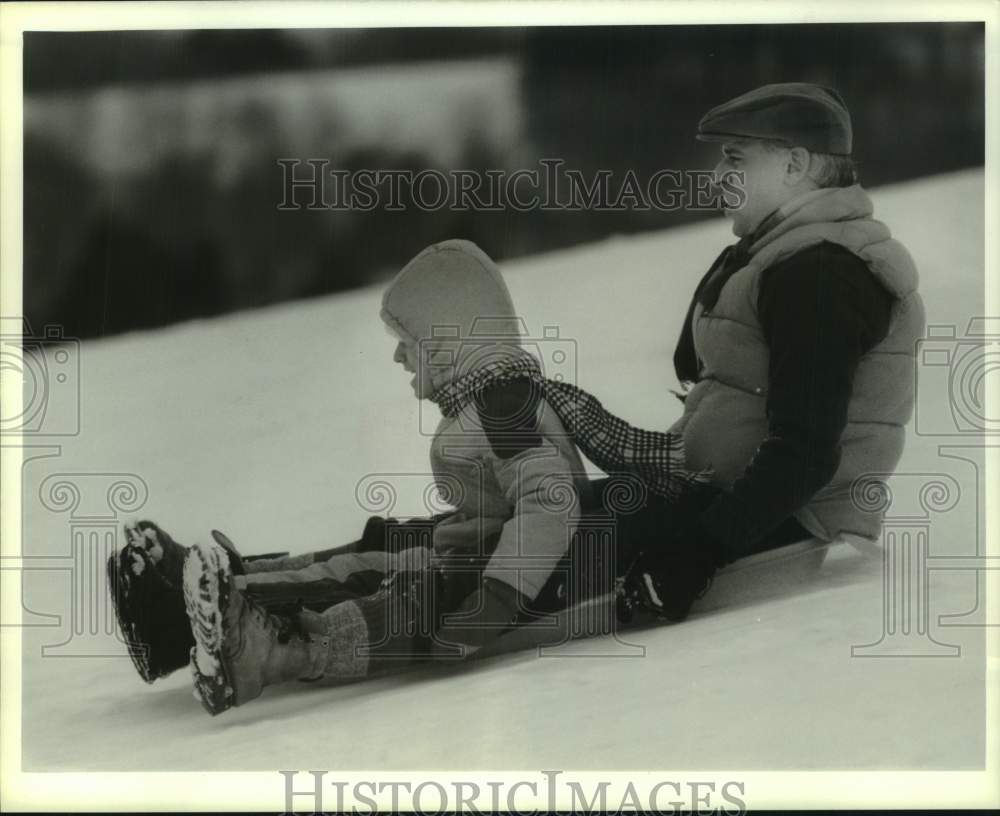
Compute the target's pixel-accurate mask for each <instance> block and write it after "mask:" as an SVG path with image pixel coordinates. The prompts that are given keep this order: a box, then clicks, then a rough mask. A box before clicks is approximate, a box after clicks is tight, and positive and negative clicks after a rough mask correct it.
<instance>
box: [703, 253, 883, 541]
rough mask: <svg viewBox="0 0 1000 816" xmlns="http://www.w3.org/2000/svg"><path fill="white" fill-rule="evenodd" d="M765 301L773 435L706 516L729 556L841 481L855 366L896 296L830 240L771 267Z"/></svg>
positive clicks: (761, 303)
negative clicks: (843, 439)
mask: <svg viewBox="0 0 1000 816" xmlns="http://www.w3.org/2000/svg"><path fill="white" fill-rule="evenodd" d="M757 307H758V315H759V318H760V324H761V327H762V329H763V332H764V338H765V340H766V342H767V345H768V349H769V352H770V363H769V368H768V393H767V404H766V411H767V423H768V434H767V438H766V439H765V440H764V441H763V442H762V443H761V445H760V446H759V447H758V449H757V451H756V452H755V454H754V456H753V458H752V459H751V461H750V464H749V465H748V466H747V469H746V471H745V472H744V473H743V475H742V476H741V477H740V478H738V479H737V480H736V482H735V483H734V484H733V487H732V491H731V492H723V493H721V494H720V495H719V497H718V498H717V499H716V500H715V501H714V502H713V503H712V505H711V506H710V507H709V508H708V510H707V512H706V513H705V514H704V515H703V516H702V522H703V524H704V526H705V529H706V530H707V531H708V533H709V535H710V536H711V537H712V538H713V539H714V540H715V543H716V544H717V545H718V546H719V547H720V548H721V551H722V553H723V555H724V560H726V561H731V560H734V559H735V558H738V557H740V556H742V555H747V554H749V553H751V552H753V551H754V550H755V548H756V546H757V545H758V544H759V543H760V542H761V539H763V538H764V537H765V536H766V535H767V534H768V533H770V532H771V531H772V530H773V529H774V528H775V527H777V526H778V525H779V524H780V523H781V522H782V521H784V520H785V519H786V518H788V516H790V515H791V514H792V513H794V512H795V511H796V510H798V509H799V508H801V507H803V506H804V505H805V504H807V503H808V502H809V500H810V499H811V498H812V497H813V495H815V493H816V492H817V491H818V490H820V488H822V487H824V486H825V485H827V484H828V483H829V482H830V480H831V479H832V478H833V475H834V473H835V472H836V470H837V467H838V465H839V464H840V437H841V435H842V434H843V431H844V428H845V427H846V425H847V406H848V403H849V401H850V398H851V389H852V386H853V383H854V373H855V371H856V369H857V366H858V362H859V360H860V359H861V357H862V355H864V354H865V353H866V352H867V351H868V350H869V349H871V348H872V347H873V346H875V345H876V344H877V343H878V342H879V341H880V340H882V338H884V337H885V335H886V332H887V331H888V327H889V316H890V312H891V307H892V296H891V295H890V294H889V293H888V292H887V291H886V290H885V288H884V287H883V286H882V285H881V284H880V283H879V282H878V281H877V280H876V279H875V277H874V276H873V275H872V274H871V272H869V271H868V268H867V267H866V266H865V264H864V262H863V261H862V260H861V259H860V258H858V257H857V256H856V255H854V254H853V253H851V252H850V251H848V250H846V249H844V248H843V247H840V246H839V245H836V244H832V243H826V242H824V243H821V244H819V245H817V246H815V247H811V248H809V249H807V250H803V251H802V252H799V253H796V254H795V255H793V256H792V257H791V258H789V259H787V260H785V261H783V262H781V263H779V264H776V265H775V266H773V267H771V268H769V269H767V270H765V271H764V272H763V273H762V276H761V284H760V290H759V294H758V301H757Z"/></svg>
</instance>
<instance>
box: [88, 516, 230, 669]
mask: <svg viewBox="0 0 1000 816" xmlns="http://www.w3.org/2000/svg"><path fill="white" fill-rule="evenodd" d="M124 533H125V541H126V544H125V546H124V547H123V548H122V549H121V551H120V552H118V553H117V554H114V555H112V556H111V557H110V558H109V559H108V566H107V570H108V588H109V590H110V593H111V601H112V604H113V605H114V609H115V615H116V617H117V618H118V624H119V626H120V627H121V631H122V635H123V637H124V640H125V644H126V646H127V647H128V651H129V656H130V657H131V658H132V663H133V664H134V665H135V668H136V671H138V672H139V676H140V677H141V678H142V679H143V680H145V681H146V682H147V683H152V682H153V681H154V680H156V679H157V678H160V677H166V676H167V675H168V674H170V673H172V672H174V671H176V670H177V669H179V668H182V667H183V666H186V665H187V663H188V660H189V658H190V653H191V647H192V646H193V645H194V638H193V636H192V634H191V626H190V624H189V622H188V616H187V612H186V610H185V607H184V593H183V588H182V582H183V568H184V557H185V555H186V553H187V549H188V548H187V547H185V546H183V545H181V544H178V543H177V542H176V541H174V539H173V538H172V537H171V536H170V534H169V533H167V532H166V531H164V530H162V529H161V528H160V527H159V526H157V525H156V524H155V523H154V522H152V521H139V522H135V523H129V524H125V525H124ZM212 533H213V535H217V536H219V537H221V538H223V539H225V541H226V542H227V543H228V547H227V549H228V551H229V553H230V558H231V561H232V566H233V569H234V570H238V571H239V572H241V573H242V572H243V571H244V570H243V566H242V560H241V559H240V556H239V553H237V552H236V549H235V547H233V546H232V542H230V541H229V539H227V538H225V536H223V535H222V534H221V533H217V532H216V531H214V530H213V531H212ZM217 540H218V539H217Z"/></svg>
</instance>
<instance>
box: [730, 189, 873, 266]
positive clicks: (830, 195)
mask: <svg viewBox="0 0 1000 816" xmlns="http://www.w3.org/2000/svg"><path fill="white" fill-rule="evenodd" d="M872 212H874V207H873V206H872V201H871V199H870V198H869V197H868V193H866V192H865V191H864V190H863V189H861V185H859V184H854V185H852V186H850V187H823V188H821V189H819V190H810V191H809V192H807V193H803V194H802V195H800V196H796V197H795V198H793V199H792V200H791V201H788V202H786V203H785V204H784V205H782V206H781V207H779V208H778V209H777V210H775V211H774V212H773V213H771V214H770V215H769V216H768V217H767V218H765V219H764V221H763V222H761V225H760V226H759V227H758V228H757V229H756V230H754V232H753V233H752V237H751V243H750V246H749V254H750V255H755V254H756V253H757V252H759V251H760V250H761V249H763V248H764V247H765V246H767V245H768V244H769V243H771V242H772V241H774V240H775V239H776V238H780V237H781V236H782V235H784V234H785V233H786V232H789V231H790V230H793V229H795V228H796V227H801V226H804V225H806V224H816V223H825V222H831V221H851V220H854V219H857V218H869V217H871V214H872Z"/></svg>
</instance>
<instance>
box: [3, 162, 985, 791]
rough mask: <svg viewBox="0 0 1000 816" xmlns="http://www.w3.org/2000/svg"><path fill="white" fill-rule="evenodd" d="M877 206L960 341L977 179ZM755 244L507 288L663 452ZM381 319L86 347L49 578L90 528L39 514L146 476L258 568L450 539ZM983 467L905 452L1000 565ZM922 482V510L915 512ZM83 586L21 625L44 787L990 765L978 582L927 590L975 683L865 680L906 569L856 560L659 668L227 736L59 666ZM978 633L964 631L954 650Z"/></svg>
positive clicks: (601, 664)
mask: <svg viewBox="0 0 1000 816" xmlns="http://www.w3.org/2000/svg"><path fill="white" fill-rule="evenodd" d="M873 198H874V200H875V204H876V215H877V217H880V218H881V219H883V220H885V221H886V222H887V223H888V224H889V225H890V226H891V227H892V229H893V231H894V233H895V234H896V235H897V237H899V238H900V239H901V240H902V241H903V242H904V243H905V244H906V245H907V246H908V248H909V249H910V251H911V253H912V254H913V256H914V257H915V259H916V261H917V264H918V268H919V270H920V273H921V275H922V280H923V283H922V290H923V294H924V297H925V299H926V302H927V307H928V321H929V323H953V324H956V326H957V333H958V336H959V337H961V336H962V334H963V333H964V327H965V325H966V323H967V322H968V319H969V318H970V317H972V316H975V315H980V314H982V313H983V309H984V304H983V250H982V244H983V229H984V225H983V205H982V202H983V177H982V174H981V172H979V171H968V172H962V173H957V174H951V175H947V176H940V177H934V178H929V179H924V180H920V181H916V182H912V183H907V184H901V185H898V186H894V187H892V188H886V189H880V190H875V191H874V192H873ZM731 240H732V238H731V236H730V234H729V231H728V225H727V224H725V223H724V222H723V221H722V220H721V219H720V220H719V221H715V222H712V223H707V224H703V225H697V226H694V227H690V228H683V229H677V230H669V231H665V232H660V233H648V234H644V235H640V236H634V237H627V238H624V237H623V238H614V239H611V240H607V241H602V242H600V243H596V244H593V245H588V246H578V247H575V248H572V249H569V250H565V251H560V252H555V253H551V254H547V255H544V256H537V257H533V258H528V259H523V260H519V261H517V262H512V263H507V264H505V265H504V270H505V273H506V275H507V278H508V280H509V283H510V288H511V291H512V293H513V295H514V299H515V302H516V303H517V304H518V306H519V308H520V309H521V310H522V311H523V314H524V317H525V319H526V321H527V325H528V328H529V330H530V332H531V333H532V336H534V337H542V336H543V328H544V327H545V326H557V327H558V330H559V336H560V340H561V341H572V342H573V343H574V344H575V347H573V348H572V350H573V353H574V354H575V359H576V363H577V370H576V379H577V381H578V382H579V384H580V385H582V386H583V387H585V388H588V389H589V390H592V391H593V392H594V393H596V394H597V395H599V396H600V397H601V398H602V399H603V400H604V402H605V404H606V405H607V407H608V408H610V409H611V410H613V411H616V412H617V413H619V414H620V415H622V416H624V417H626V418H628V419H629V420H631V421H632V422H634V423H636V424H639V425H643V426H646V427H651V428H665V427H667V426H668V425H669V424H670V422H671V421H672V420H673V419H674V418H675V417H676V416H677V414H678V413H679V410H680V404H679V403H678V402H677V401H676V400H675V399H674V398H673V397H672V396H670V394H669V392H668V388H675V387H676V382H675V381H674V378H673V374H672V368H671V362H670V359H671V354H672V350H673V344H674V341H675V339H676V337H677V334H678V331H679V328H680V324H681V321H682V318H683V314H684V309H685V307H686V305H687V302H688V298H689V297H690V294H691V292H692V290H693V287H694V285H695V283H696V281H697V280H698V278H699V276H700V275H701V274H702V273H703V271H704V270H705V268H706V267H707V265H708V264H709V263H710V262H711V260H712V259H713V258H714V257H715V255H716V254H717V253H718V252H719V250H720V248H721V247H722V246H723V245H724V244H725V243H728V242H729V241H731ZM418 249H419V247H414V252H416V251H417V250H418ZM399 260H400V263H403V262H404V261H405V260H407V259H405V258H400V259H399ZM331 274H334V273H333V272H331ZM379 294H380V293H379V291H377V290H376V289H368V290H364V291H358V292H354V293H351V294H347V295H341V296H334V297H328V298H322V299H317V300H313V301H310V302H304V303H295V304H288V305H282V306H278V307H274V308H269V309H265V310H262V311H257V312H253V313H242V314H234V315H230V316H226V317H221V318H217V319H213V320H209V321H204V322H194V323H188V324H184V325H179V326H175V327H171V328H166V329H163V330H159V331H155V332H149V333H142V334H132V335H127V336H122V337H117V338H113V339H109V340H106V341H100V342H91V343H86V344H84V346H83V348H82V350H81V358H80V359H81V374H80V381H81V389H82V397H81V406H82V407H81V410H82V423H81V427H82V431H81V433H80V435H79V436H78V437H75V438H69V439H67V440H66V441H65V444H64V445H63V449H62V452H61V455H60V456H58V457H53V458H47V459H38V460H36V461H34V462H29V463H28V464H26V465H25V467H24V470H23V478H24V493H23V495H24V530H25V541H26V542H30V543H26V544H25V545H24V549H23V554H24V555H25V556H36V555H38V556H48V557H49V559H47V560H48V562H49V563H51V558H52V557H56V556H65V555H67V554H68V553H69V552H70V542H71V528H70V524H69V520H70V518H69V514H68V513H57V512H54V511H53V510H51V509H48V508H46V507H44V506H43V505H42V504H41V502H40V500H39V493H40V491H39V486H40V485H41V483H42V481H43V480H44V479H45V478H46V477H47V476H49V475H51V474H55V473H69V474H80V473H105V474H108V473H111V474H113V473H132V474H136V475H138V476H139V477H141V479H142V480H143V481H144V482H145V484H146V486H147V487H148V499H147V501H146V503H145V505H144V506H143V507H142V508H141V509H140V510H139V511H138V515H139V516H140V517H149V518H152V519H154V520H156V521H157V522H159V523H160V524H161V525H163V527H164V528H165V529H167V530H168V531H170V532H171V534H173V535H174V536H175V538H176V539H177V540H178V541H181V542H184V543H190V542H193V541H195V540H198V539H201V540H207V539H208V533H209V530H210V529H211V528H213V527H218V528H220V529H222V530H224V531H226V532H227V533H228V534H229V535H230V536H231V537H232V538H233V540H234V541H235V542H236V543H237V544H238V546H240V547H241V548H242V549H243V551H244V552H246V553H255V552H257V553H259V552H269V551H275V550H289V551H291V552H292V553H298V552H303V551H306V550H309V549H314V548H318V547H329V546H332V545H334V544H338V543H342V542H346V541H348V540H351V539H353V538H355V537H357V536H358V535H359V534H360V531H361V528H362V526H363V523H364V520H365V518H366V517H367V516H368V515H369V514H371V513H392V514H395V515H402V516H405V515H422V514H424V513H426V512H427V510H426V508H425V507H424V505H423V501H422V499H421V497H422V494H423V489H424V488H425V487H426V485H427V483H428V476H427V450H428V439H427V438H425V437H424V436H422V435H421V434H420V433H418V432H417V429H418V428H420V427H424V428H425V429H430V428H432V427H433V424H434V421H435V419H436V413H435V411H436V409H434V407H433V406H431V405H429V404H426V403H425V404H422V405H419V404H418V403H417V402H416V401H415V400H414V399H413V398H412V395H411V392H410V389H409V385H408V375H406V374H404V373H403V372H402V371H401V370H400V369H399V368H398V366H396V365H395V364H393V362H392V360H391V356H392V350H393V342H392V340H391V339H390V338H389V337H388V336H387V335H386V333H385V332H384V330H383V328H382V326H381V324H380V322H379V320H378V317H377V315H378V299H379ZM545 342H550V341H545ZM539 347H540V348H543V347H544V348H549V347H551V343H550V346H545V344H544V343H540V344H539ZM545 353H547V352H545ZM543 356H544V355H543ZM940 382H941V381H940V380H936V381H934V383H935V384H930V385H928V387H934V388H938V389H939V390H940ZM922 396H923V397H926V396H927V395H926V394H924V395H922ZM931 396H932V397H933V398H934V399H937V400H939V401H943V400H945V399H947V396H946V394H945V393H943V392H942V393H938V392H934V393H932V394H931ZM421 412H424V413H426V416H425V417H424V416H422V413H421ZM945 430H947V429H945ZM943 443H953V444H965V445H969V446H973V447H971V448H969V450H968V451H966V452H965V453H964V454H963V455H965V456H967V458H968V459H971V460H973V461H972V462H969V461H962V460H960V459H956V458H947V457H946V456H943V455H942V454H941V453H939V451H938V446H939V445H940V444H943ZM975 444H976V438H975V437H969V436H965V437H951V438H935V437H929V436H917V435H911V436H910V438H909V443H908V447H907V450H906V454H905V457H904V459H903V462H902V464H901V467H900V471H901V472H902V473H904V474H933V473H939V472H942V473H946V474H950V475H951V477H952V478H954V479H955V480H956V483H957V484H958V485H959V486H960V489H961V495H960V498H959V500H958V501H957V504H956V505H955V507H954V508H953V509H952V510H950V511H948V512H942V513H939V514H937V515H935V516H934V517H933V518H932V525H931V542H930V550H931V554H932V555H935V556H937V555H941V554H952V555H954V554H959V555H974V554H976V552H977V536H978V539H979V540H978V546H979V547H984V546H985V543H984V542H983V541H982V540H981V539H982V536H983V532H982V528H983V519H982V510H981V508H982V501H983V496H982V493H981V488H980V491H979V492H978V493H977V488H976V485H977V481H976V478H977V476H976V474H977V469H976V466H975V464H974V463H975V462H977V461H978V462H980V467H981V459H980V457H979V452H978V451H977V450H976V448H975V447H974V446H975ZM969 451H971V452H969ZM372 473H390V474H397V475H395V476H392V477H391V480H392V481H393V482H394V483H395V485H396V487H397V490H398V496H397V500H396V502H395V504H394V505H393V506H387V505H384V504H383V505H381V506H379V507H377V508H373V506H372V504H369V506H368V507H367V508H366V507H362V506H361V504H362V502H360V501H359V498H358V497H357V496H356V488H357V487H358V485H359V482H361V481H362V479H363V478H364V477H365V476H366V474H372ZM398 474H410V475H398ZM906 478H909V477H906ZM913 478H923V479H924V480H925V481H926V477H925V476H920V477H913ZM911 481H912V480H911ZM904 482H905V478H903V479H902V480H901V481H899V484H900V488H899V490H898V491H896V492H897V493H898V497H897V501H899V502H902V503H904V504H905V503H908V504H912V505H914V506H917V509H918V511H919V505H917V504H916V500H915V499H912V498H909V497H908V496H909V493H912V492H913V490H912V488H911V487H910V486H909V483H905V484H904ZM921 483H922V482H921ZM893 484H894V485H895V484H897V481H894V482H893ZM904 488H905V489H904ZM907 491H909V493H907ZM904 493H906V495H904ZM360 496H361V499H364V498H365V493H364V490H362V491H360ZM368 498H372V496H369V497H368ZM79 512H81V513H82V512H85V511H84V510H83V509H81V510H80V511H79ZM890 512H891V513H892V512H899V513H902V514H905V513H906V512H907V511H906V510H905V509H902V510H899V511H895V510H893V509H891V510H890ZM119 537H120V536H119ZM119 544H121V542H120V541H119ZM101 566H102V568H103V564H102V565H101ZM70 575H71V573H70V572H69V571H66V570H63V571H52V570H48V571H28V572H26V573H25V575H24V581H23V599H24V604H25V605H26V607H27V608H28V609H29V610H30V611H31V613H30V614H27V615H26V620H25V622H26V623H35V624H49V625H48V626H44V625H39V626H37V627H36V628H28V629H25V637H24V647H25V648H24V660H23V669H24V673H23V690H24V692H23V694H24V699H23V703H24V707H23V738H22V744H23V768H24V770H26V771H38V770H64V771H82V770H108V771H119V770H148V771H157V770H178V771H189V770H190V771H194V770H233V771H249V770H264V769H273V768H276V767H278V768H338V769H343V770H348V769H360V768H380V769H386V770H393V769H399V770H405V769H441V770H443V769H456V770H472V769H482V768H494V769H514V768H536V769H537V768H575V769H580V770H588V769H601V768H604V769H614V770H625V769H652V768H675V769H685V768H706V769H708V768H719V769H721V768H744V769H803V770H805V769H831V770H843V769H917V768H932V769H974V768H978V767H982V764H983V760H984V730H985V726H984V706H985V703H984V683H985V677H984V671H985V660H984V656H983V630H982V628H981V626H982V624H983V623H984V618H983V610H982V602H981V599H980V598H979V596H978V595H977V577H976V574H975V573H974V572H971V571H950V572H945V571H936V572H932V573H931V574H930V593H929V599H930V618H929V620H930V626H931V634H933V635H934V637H935V638H936V639H937V640H938V641H940V642H942V643H947V644H954V645H957V646H959V647H960V655H959V656H954V657H938V658H910V657H899V656H898V655H897V656H895V657H886V656H884V657H881V658H870V657H869V658H861V657H852V650H851V647H852V646H854V645H862V644H868V643H873V642H876V641H879V640H880V638H882V634H883V615H882V586H881V575H882V566H881V560H880V559H879V558H877V557H867V558H866V557H864V556H862V555H859V554H858V553H857V552H856V551H855V550H853V549H852V548H851V547H849V546H847V545H841V546H840V547H839V548H836V549H835V550H833V551H831V553H830V555H829V557H828V558H827V561H826V563H825V564H824V566H823V568H822V570H821V571H820V572H819V574H818V575H817V576H816V577H815V579H813V580H812V581H807V582H802V581H798V580H797V582H796V585H795V586H794V587H791V588H789V587H785V588H784V589H783V590H782V589H781V588H774V587H771V588H769V589H768V590H767V591H765V592H762V593H759V595H760V597H757V598H756V599H753V598H751V599H749V600H747V599H744V600H741V601H739V602H736V603H731V604H729V605H722V606H721V607H720V606H719V605H718V604H716V605H714V606H713V605H712V604H710V603H709V604H707V605H705V606H703V607H702V608H701V610H700V611H699V612H698V614H695V615H694V616H693V617H692V618H691V619H690V620H689V621H687V622H686V623H684V624H681V625H677V626H661V627H653V628H646V629H642V630H639V631H636V632H630V633H628V635H627V636H626V637H624V638H623V639H624V640H627V641H628V643H630V644H634V645H639V646H642V647H644V648H645V655H644V657H642V658H640V659H635V658H633V657H624V656H623V655H622V653H619V652H617V651H616V650H615V648H614V646H615V643H614V641H612V639H611V638H594V639H589V640H585V641H579V642H577V643H575V644H573V648H572V649H570V650H567V653H568V654H572V655H573V657H559V656H547V657H539V656H538V655H537V654H536V653H535V651H533V650H532V651H528V652H519V653H514V654H502V655H499V656H496V657H492V658H489V659H485V660H482V661H480V662H478V663H472V664H468V665H466V666H463V667H461V668H458V669H451V670H445V669H441V668H429V669H422V670H420V671H416V672H413V673H410V674H407V675H403V676H398V677H393V678H388V679H381V680H377V681H373V682H366V683H361V684H355V685H351V686H344V687H314V686H306V685H304V684H298V683H291V684H288V685H286V686H282V687H279V688H272V689H269V690H267V691H266V692H265V694H264V696H263V697H262V698H261V699H259V700H257V701H254V702H253V703H251V704H249V705H247V706H244V707H241V708H237V709H233V710H231V711H229V712H227V713H225V714H224V715H223V716H220V717H217V718H210V717H209V716H208V715H207V714H206V713H205V712H204V711H203V709H202V707H201V706H200V705H199V704H198V703H197V702H196V701H195V699H193V696H192V690H191V678H190V674H189V672H187V671H181V672H178V673H177V674H175V675H173V676H171V677H170V678H167V679H166V680H161V681H158V682H157V683H156V684H154V685H152V686H146V685H144V684H143V683H142V682H141V681H140V680H139V678H138V676H137V675H136V672H135V670H134V669H133V667H132V664H131V662H130V661H129V659H128V657H127V656H126V655H125V650H124V647H123V646H121V645H120V644H118V643H116V642H115V641H114V640H113V638H111V637H107V638H106V639H105V640H106V647H107V654H108V655H110V656H107V657H96V658H93V657H92V658H86V657H84V658H74V659H68V658H60V657H57V656H54V655H49V656H45V657H43V656H42V653H41V651H42V648H43V646H45V645H50V646H51V645H53V644H59V643H61V642H63V641H65V640H66V639H67V635H68V633H69V627H70V625H71V624H70V621H71V619H72V609H71V600H70V598H71V595H70ZM710 598H711V596H709V597H708V598H706V601H709V600H710ZM966 613H968V614H966ZM45 615H50V616H51V615H58V616H61V623H59V622H58V621H57V620H56V619H54V618H46V617H44V616H45ZM947 615H951V616H963V615H964V617H958V618H955V617H952V618H951V619H948V620H942V619H940V617H941V616H947ZM956 622H958V623H964V624H966V625H965V626H945V625H943V624H945V623H956ZM56 623H58V625H54V624H56ZM891 648H895V647H891ZM897 651H898V649H897ZM631 653H632V652H630V654H631ZM609 655H610V656H609ZM588 658H589V659H588ZM459 734H460V735H461V736H457V735H459Z"/></svg>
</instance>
